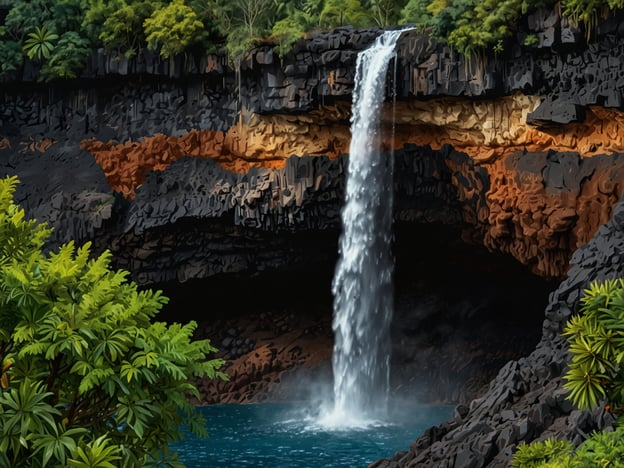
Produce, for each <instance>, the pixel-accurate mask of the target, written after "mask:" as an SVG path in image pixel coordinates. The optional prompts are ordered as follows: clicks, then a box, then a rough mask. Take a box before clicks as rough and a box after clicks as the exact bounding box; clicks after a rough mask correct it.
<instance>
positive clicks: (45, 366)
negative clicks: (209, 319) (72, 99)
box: [0, 177, 226, 467]
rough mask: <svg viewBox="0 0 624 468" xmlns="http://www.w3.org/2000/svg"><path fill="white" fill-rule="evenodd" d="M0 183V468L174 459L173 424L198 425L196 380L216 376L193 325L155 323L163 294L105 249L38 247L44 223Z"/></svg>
mask: <svg viewBox="0 0 624 468" xmlns="http://www.w3.org/2000/svg"><path fill="white" fill-rule="evenodd" d="M16 183H17V179H16V178H15V177H7V178H5V179H2V180H0V368H1V369H2V377H1V379H0V383H1V387H2V390H1V391H0V466H3V467H44V466H76V467H87V466H89V467H92V466H99V467H112V466H120V467H137V466H149V465H150V464H156V463H160V462H164V463H169V464H171V463H175V455H174V454H171V453H169V451H168V448H167V447H168V445H167V444H168V442H169V441H171V440H174V439H177V438H180V437H181V436H182V433H181V429H180V425H181V424H188V425H189V427H190V430H191V431H192V432H194V433H196V434H205V433H206V429H205V421H204V420H203V419H202V417H201V415H200V414H199V413H198V412H197V411H196V409H195V407H194V406H193V405H192V404H191V402H190V399H189V396H192V395H193V396H195V397H199V394H198V390H197V387H196V385H195V381H196V380H195V379H197V378H200V377H203V376H206V377H209V378H226V376H225V375H224V374H223V373H221V372H220V371H219V368H220V367H221V365H222V364H223V362H222V361H221V360H215V359H207V356H208V354H210V353H212V352H213V351H215V349H214V348H213V347H212V346H211V345H210V342H209V341H207V340H198V341H193V340H192V336H193V333H194V330H195V328H196V324H195V322H189V323H187V324H178V323H172V324H166V323H163V322H158V321H156V320H155V317H156V315H157V313H158V312H159V311H160V310H161V308H162V307H163V306H164V305H165V304H166V303H167V298H166V297H164V296H163V295H162V294H161V292H160V291H152V290H140V289H139V288H138V286H137V285H136V284H135V283H133V282H131V281H128V279H127V278H128V272H126V271H123V270H113V269H111V254H110V252H108V251H107V252H104V253H103V254H102V255H100V256H97V257H92V256H91V253H90V245H89V244H88V243H87V244H85V245H84V246H82V247H78V248H77V247H76V246H75V245H74V244H73V243H72V242H70V243H68V244H66V245H64V246H62V247H61V248H59V249H58V250H57V251H55V252H52V253H49V254H44V253H43V248H44V245H45V242H46V240H47V239H48V238H49V235H50V232H51V231H50V229H48V228H47V227H46V226H45V225H42V224H37V223H36V221H34V220H26V217H25V213H24V210H23V209H21V208H20V207H18V206H17V205H15V204H14V202H13V194H14V190H15V185H16Z"/></svg>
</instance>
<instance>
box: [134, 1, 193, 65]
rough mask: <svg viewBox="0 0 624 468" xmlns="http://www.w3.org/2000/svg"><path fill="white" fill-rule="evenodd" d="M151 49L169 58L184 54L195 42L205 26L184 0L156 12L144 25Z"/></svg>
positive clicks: (174, 2)
mask: <svg viewBox="0 0 624 468" xmlns="http://www.w3.org/2000/svg"><path fill="white" fill-rule="evenodd" d="M143 26H144V28H145V33H146V34H147V38H146V39H147V44H148V47H149V48H150V49H153V50H160V56H161V57H163V58H165V59H166V58H169V57H172V56H174V55H177V54H180V53H182V52H183V51H184V50H185V49H186V48H187V47H188V45H189V44H190V43H192V42H193V40H194V39H195V37H196V36H197V32H198V31H200V30H201V29H202V28H203V27H204V25H203V23H202V22H201V21H199V20H198V19H197V14H196V13H195V12H194V11H193V9H192V8H191V7H189V6H187V5H185V4H184V0H174V1H173V2H172V3H170V4H169V5H167V6H166V7H164V8H161V9H159V10H156V11H154V13H152V15H151V16H150V17H149V18H147V19H146V20H145V22H144V23H143Z"/></svg>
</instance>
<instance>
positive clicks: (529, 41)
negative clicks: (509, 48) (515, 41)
mask: <svg viewBox="0 0 624 468" xmlns="http://www.w3.org/2000/svg"><path fill="white" fill-rule="evenodd" d="M523 44H524V45H525V46H527V47H530V46H534V45H537V44H539V39H538V38H537V36H536V35H535V34H529V35H527V37H525V38H524V42H523Z"/></svg>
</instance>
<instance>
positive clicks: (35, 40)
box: [24, 26, 58, 61]
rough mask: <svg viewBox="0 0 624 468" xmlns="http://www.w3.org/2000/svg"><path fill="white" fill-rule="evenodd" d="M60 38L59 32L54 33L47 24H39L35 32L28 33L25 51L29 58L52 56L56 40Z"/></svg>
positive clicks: (40, 58)
mask: <svg viewBox="0 0 624 468" xmlns="http://www.w3.org/2000/svg"><path fill="white" fill-rule="evenodd" d="M57 39H58V34H54V33H53V32H51V31H48V29H47V28H46V27H45V26H42V27H41V28H40V27H39V26H37V27H36V28H35V32H32V33H29V34H28V39H26V41H25V42H24V51H25V52H26V54H27V55H28V58H30V59H34V60H39V61H41V60H44V59H47V58H48V57H50V54H51V53H52V50H53V49H54V41H56V40H57Z"/></svg>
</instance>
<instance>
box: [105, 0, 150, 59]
mask: <svg viewBox="0 0 624 468" xmlns="http://www.w3.org/2000/svg"><path fill="white" fill-rule="evenodd" d="M159 6H160V3H159V2H151V1H149V0H135V1H131V2H130V3H125V2H122V3H121V5H120V6H119V7H118V8H117V9H115V11H113V12H112V13H111V14H110V15H108V16H107V17H106V19H105V20H104V23H103V24H102V30H101V32H100V35H99V38H100V39H101V41H102V43H103V44H104V48H105V49H106V50H108V51H117V52H119V53H121V54H124V55H125V56H126V57H132V56H133V55H135V54H136V53H137V52H138V49H139V48H141V47H144V46H146V45H147V42H146V35H145V30H144V28H143V24H144V23H145V20H146V19H147V18H149V17H150V15H151V14H152V13H153V12H154V11H155V10H156V9H157V8H158V7H159Z"/></svg>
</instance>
